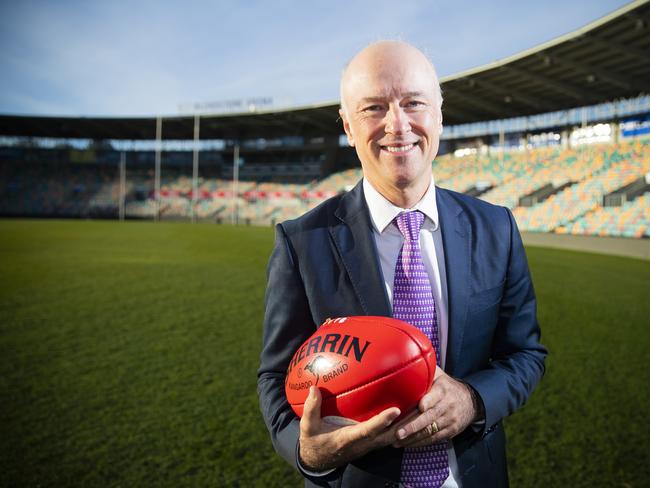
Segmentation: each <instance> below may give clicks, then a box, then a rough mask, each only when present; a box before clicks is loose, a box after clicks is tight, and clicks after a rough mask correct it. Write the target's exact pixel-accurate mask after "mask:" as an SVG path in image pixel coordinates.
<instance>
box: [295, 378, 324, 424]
mask: <svg viewBox="0 0 650 488" xmlns="http://www.w3.org/2000/svg"><path fill="white" fill-rule="evenodd" d="M322 401H323V400H322V396H321V394H320V390H319V389H318V388H317V387H315V386H310V387H309V394H308V395H307V398H306V399H305V405H304V409H303V412H302V418H301V419H300V427H301V428H302V429H304V430H305V431H306V432H307V433H311V432H314V431H316V430H317V429H318V426H319V425H320V422H321V418H320V407H321V403H322Z"/></svg>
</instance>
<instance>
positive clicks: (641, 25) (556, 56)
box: [0, 0, 650, 140]
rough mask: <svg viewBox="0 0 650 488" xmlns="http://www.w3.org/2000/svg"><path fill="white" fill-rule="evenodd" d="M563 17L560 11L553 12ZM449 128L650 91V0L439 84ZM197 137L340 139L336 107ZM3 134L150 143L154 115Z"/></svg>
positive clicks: (237, 123) (218, 124) (170, 123)
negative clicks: (145, 141)
mask: <svg viewBox="0 0 650 488" xmlns="http://www.w3.org/2000/svg"><path fill="white" fill-rule="evenodd" d="M558 15H560V13H558ZM440 81H441V85H442V90H443V96H444V99H445V101H444V104H443V116H444V122H445V124H446V125H455V124H463V123H471V122H479V121H485V120H494V119H504V118H511V117H519V116H525V115H532V114H539V113H544V112H551V111H557V110H565V109H569V108H573V107H579V106H585V105H594V104H598V103H603V102H608V101H612V100H616V99H620V98H631V97H636V96H638V95H642V94H648V93H650V0H636V1H634V2H631V3H630V4H628V5H626V6H624V7H622V8H620V9H618V10H617V11H615V12H613V13H611V14H609V15H607V16H605V17H602V18H600V19H598V20H596V21H594V22H592V23H591V24H589V25H587V26H585V27H582V28H580V29H578V30H576V31H573V32H571V33H569V34H566V35H564V36H561V37H558V38H556V39H554V40H552V41H549V42H546V43H544V44H541V45H539V46H537V47H535V48H532V49H529V50H527V51H523V52H521V53H519V54H516V55H514V56H510V57H508V58H506V59H503V60H500V61H496V62H493V63H490V64H487V65H484V66H480V67H478V68H474V69H471V70H468V71H464V72H461V73H458V74H455V75H452V76H447V77H444V78H442V79H441V80H440ZM200 118H201V129H200V135H201V139H256V138H275V137H283V136H292V135H296V136H304V137H319V136H337V135H339V134H341V133H342V127H341V124H340V122H338V121H337V119H338V103H328V104H321V105H315V106H310V107H303V108H297V109H291V110H276V111H266V112H254V113H240V114H227V115H224V114H219V115H201V116H200ZM193 129H194V116H172V117H163V123H162V138H163V139H176V140H187V139H192V138H193ZM0 135H6V136H28V137H53V138H80V139H126V140H142V139H145V140H147V139H148V140H152V139H155V138H156V118H155V117H142V118H131V117H117V118H116V117H111V118H103V117H37V116H36V117H35V116H17V115H0Z"/></svg>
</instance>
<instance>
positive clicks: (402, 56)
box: [341, 41, 442, 112]
mask: <svg viewBox="0 0 650 488" xmlns="http://www.w3.org/2000/svg"><path fill="white" fill-rule="evenodd" d="M408 70H420V71H423V72H425V73H426V75H428V76H430V79H431V86H432V87H433V90H434V92H435V95H436V98H437V104H438V108H440V107H442V91H441V90H440V83H439V82H438V75H437V74H436V70H435V68H434V67H433V64H432V63H431V61H430V60H429V58H427V57H426V56H425V55H424V53H422V51H420V50H419V49H417V48H416V47H414V46H412V45H411V44H408V43H406V42H403V41H378V42H374V43H372V44H370V45H369V46H367V47H366V48H364V49H362V50H361V51H359V53H357V54H356V56H354V57H353V58H352V60H351V61H350V62H349V63H348V64H347V66H346V67H345V68H344V69H343V73H342V74H341V109H342V110H343V111H344V112H347V110H348V108H349V100H350V95H351V94H352V93H354V90H355V89H356V88H357V86H359V85H362V84H364V83H365V82H367V79H368V76H369V75H370V74H371V73H373V74H379V76H394V75H395V74H396V71H397V72H398V73H399V74H403V72H405V71H408Z"/></svg>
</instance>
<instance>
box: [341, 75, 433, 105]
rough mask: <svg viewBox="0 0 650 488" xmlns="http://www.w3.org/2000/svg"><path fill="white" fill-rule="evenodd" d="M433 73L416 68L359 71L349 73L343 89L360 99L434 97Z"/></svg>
mask: <svg viewBox="0 0 650 488" xmlns="http://www.w3.org/2000/svg"><path fill="white" fill-rule="evenodd" d="M434 76H435V75H432V74H431V73H430V72H428V71H422V70H417V69H410V70H405V71H404V72H400V71H399V70H382V71H372V70H369V71H366V72H362V71H359V72H357V73H351V76H350V77H349V78H348V79H347V80H346V83H345V85H346V86H345V88H344V90H345V91H346V92H347V94H348V96H352V97H353V98H354V99H357V100H361V101H364V100H365V101H382V100H385V99H389V98H398V99H404V98H409V97H426V98H435V86H436V84H435V78H434Z"/></svg>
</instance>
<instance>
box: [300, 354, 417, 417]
mask: <svg viewBox="0 0 650 488" xmlns="http://www.w3.org/2000/svg"><path fill="white" fill-rule="evenodd" d="M419 360H423V361H424V362H425V363H426V359H425V358H424V356H419V357H417V358H413V359H411V360H410V361H408V362H406V363H402V364H400V365H399V366H396V367H395V368H394V369H392V370H388V371H387V372H386V373H382V375H381V376H377V377H375V378H373V379H371V380H369V381H367V382H366V383H364V384H362V385H358V386H355V387H353V388H350V389H349V390H344V391H341V392H339V393H336V394H334V395H328V396H325V395H323V397H322V400H323V401H326V400H330V399H332V398H334V399H336V398H337V397H341V396H343V395H347V394H349V393H352V392H354V391H357V390H361V389H362V388H366V387H368V386H370V385H372V384H373V383H377V382H378V381H381V380H382V379H384V378H387V377H389V376H393V375H395V374H397V373H399V372H400V371H401V370H403V369H405V368H406V367H408V366H410V365H411V364H413V363H415V362H416V361H419ZM428 368H429V365H427V369H428ZM305 400H306V399H305ZM304 404H305V402H301V403H290V405H295V406H300V405H304Z"/></svg>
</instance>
